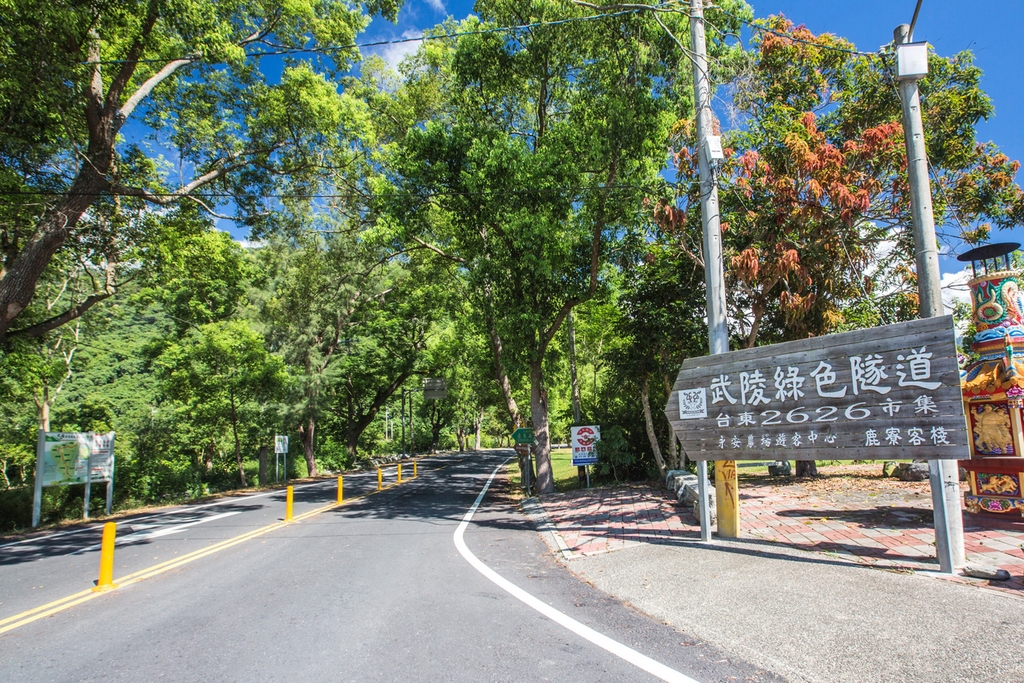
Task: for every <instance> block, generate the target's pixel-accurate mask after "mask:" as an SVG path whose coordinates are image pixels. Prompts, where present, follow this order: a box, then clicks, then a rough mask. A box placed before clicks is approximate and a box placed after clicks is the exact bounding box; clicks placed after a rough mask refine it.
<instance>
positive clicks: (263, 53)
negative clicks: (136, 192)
mask: <svg viewBox="0 0 1024 683" xmlns="http://www.w3.org/2000/svg"><path fill="white" fill-rule="evenodd" d="M660 7H662V5H652V6H651V8H652V9H655V8H660ZM644 11H646V10H645V9H636V8H631V9H625V10H621V11H618V12H605V13H603V14H591V15H586V16H581V17H567V18H565V19H556V20H554V21H535V22H531V23H527V24H516V25H514V26H493V27H491V28H485V29H476V30H473V31H451V32H444V33H432V34H422V35H419V36H415V37H410V38H391V39H388V40H374V41H369V42H365V43H349V44H347V45H324V46H322V47H295V48H280V49H276V50H259V51H253V52H246V53H245V56H246V57H248V58H253V59H259V58H261V57H271V56H282V55H298V54H315V53H319V52H328V53H329V52H344V51H346V50H357V49H359V48H365V47H383V46H387V45H402V44H405V43H416V42H424V41H428V40H444V39H447V38H460V37H462V36H480V35H488V34H492V33H515V32H518V31H525V30H528V29H533V28H544V27H548V26H562V25H564V24H571V23H576V22H584V21H596V20H599V19H609V18H614V17H621V16H625V15H629V14H639V13H641V12H644ZM179 59H187V60H189V61H193V62H195V61H199V60H200V59H202V55H190V56H187V57H168V58H162V59H135V60H128V59H109V60H101V61H98V62H81V64H125V63H128V62H131V63H132V64H164V63H167V62H172V61H177V60H179Z"/></svg>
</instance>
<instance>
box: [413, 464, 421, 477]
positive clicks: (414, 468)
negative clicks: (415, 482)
mask: <svg viewBox="0 0 1024 683" xmlns="http://www.w3.org/2000/svg"><path fill="white" fill-rule="evenodd" d="M418 464H419V461H418V460H413V461H412V478H413V479H415V478H416V477H418V476H420V473H419V472H418V471H417V467H416V466H417V465H418Z"/></svg>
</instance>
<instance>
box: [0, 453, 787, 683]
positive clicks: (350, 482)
mask: <svg viewBox="0 0 1024 683" xmlns="http://www.w3.org/2000/svg"><path fill="white" fill-rule="evenodd" d="M510 455H511V453H510V452H508V451H502V452H493V451H492V452H484V453H477V454H457V455H451V456H443V457H437V458H429V459H424V460H422V461H421V462H420V468H419V475H420V476H419V477H418V478H416V479H414V480H407V481H405V482H403V483H402V484H400V485H395V486H392V487H390V488H387V489H386V490H384V491H382V492H380V493H376V492H375V489H376V483H377V482H376V474H375V473H366V474H358V475H349V476H346V478H345V493H346V499H347V500H348V502H346V504H344V505H342V506H340V507H325V506H329V505H330V504H331V503H332V502H334V499H335V494H336V488H335V484H334V482H333V480H329V481H326V482H322V483H314V484H311V485H306V486H305V487H303V488H297V489H296V491H295V515H296V521H294V522H292V523H290V524H287V525H285V524H283V523H281V522H280V520H281V518H282V517H283V512H284V495H283V492H280V491H274V492H270V493H262V494H255V495H249V496H238V497H232V498H229V499H225V500H220V501H216V502H214V503H212V504H206V505H197V506H189V507H181V508H175V509H173V510H169V511H164V512H160V513H157V514H148V515H139V516H136V517H134V518H132V519H129V520H125V521H122V522H120V523H119V532H120V534H119V535H120V539H121V543H120V544H119V545H118V548H117V554H116V570H115V573H114V578H115V581H116V582H118V583H120V584H122V587H120V588H118V589H117V590H114V591H110V592H107V593H92V592H90V591H89V590H88V588H89V586H91V585H92V582H93V580H94V578H95V576H96V573H97V572H96V570H97V567H98V554H99V553H98V547H97V544H98V540H99V530H98V525H96V526H94V527H92V528H88V529H87V530H84V531H77V532H75V533H61V532H58V533H54V534H49V535H47V536H45V537H42V538H38V539H34V540H31V539H30V540H29V542H24V543H19V544H17V545H6V546H4V545H2V544H0V601H2V602H0V680H3V681H19V682H20V681H26V682H31V681H99V680H103V681H149V680H166V681H204V682H205V681H427V680H429V681H522V680H536V681H656V680H675V681H679V682H680V683H691V682H692V681H700V682H701V683H708V682H710V681H745V680H750V681H770V680H778V679H776V678H774V677H772V676H771V675H770V674H767V673H765V672H763V671H761V670H759V669H756V668H755V667H752V666H750V665H747V664H745V663H743V662H737V661H730V660H729V659H727V658H725V657H724V656H722V655H721V654H720V653H719V652H718V651H716V650H715V649H714V648H713V647H711V646H709V645H706V644H702V643H699V642H696V641H694V639H692V638H688V637H687V636H686V635H685V634H682V633H680V632H679V631H677V630H676V629H674V628H672V627H671V626H668V625H665V624H661V623H658V622H656V621H654V620H652V619H650V618H648V617H646V616H644V615H642V614H640V613H638V612H636V611H635V610H633V609H632V608H631V607H629V606H628V605H625V604H622V603H620V602H618V601H616V600H614V599H612V598H610V597H608V596H607V595H606V594H604V593H602V592H600V591H598V590H597V589H595V588H593V587H592V586H590V585H588V584H586V583H581V582H580V581H579V580H577V579H576V578H574V577H573V576H572V575H570V574H569V573H568V572H567V571H566V570H565V569H563V568H562V567H561V566H559V565H558V564H557V563H556V562H555V560H554V559H553V557H552V555H551V553H550V552H549V551H548V549H547V547H546V546H545V545H544V543H543V541H542V540H541V539H540V537H539V536H538V534H537V533H536V532H535V530H534V528H533V526H532V525H531V523H530V521H529V520H528V519H527V518H526V517H524V516H523V515H522V514H521V513H520V512H519V510H518V507H517V506H516V505H515V504H514V502H513V501H511V500H510V499H509V498H508V497H507V496H506V495H505V493H504V492H503V491H501V490H500V489H499V488H492V489H491V490H490V492H489V493H488V494H487V495H486V496H481V495H480V494H481V492H482V491H483V489H484V488H485V486H486V485H487V482H488V481H489V478H490V477H491V475H492V473H493V472H495V471H496V469H497V468H498V467H499V466H500V464H501V463H502V462H503V461H504V460H505V459H506V458H508V457H509V456H510ZM406 476H408V473H406ZM390 479H391V482H390V483H393V479H394V475H393V470H391V474H390ZM358 496H362V497H358ZM478 501H479V508H478V509H476V508H474V503H476V502H478ZM318 509H320V510H322V511H321V512H319V513H316V514H312V515H309V516H306V517H305V518H303V517H302V515H303V514H304V513H310V512H311V511H314V510H318ZM231 539H236V540H231ZM182 558H184V560H185V561H184V562H183V561H182ZM149 567H157V569H156V570H153V571H149V570H147V568H149ZM681 569H682V568H681ZM133 575H134V576H135V577H136V578H135V579H132V578H131V577H132V576H133ZM125 578H127V579H128V580H127V581H125V580H124V579H125ZM79 591H82V593H81V595H84V596H85V597H84V598H81V599H82V600H84V601H83V602H81V603H80V604H72V603H74V601H72V603H67V602H65V603H60V602H59V601H60V600H61V599H62V598H65V597H66V596H69V595H74V594H79ZM54 601H58V607H60V606H62V605H66V604H72V606H70V607H68V608H66V609H61V610H60V611H56V612H55V613H53V614H50V615H49V616H44V617H42V618H37V617H38V616H39V615H40V614H45V613H46V611H43V612H35V613H32V612H30V611H31V610H33V609H35V608H38V607H40V606H42V605H45V604H47V603H53V602H54ZM26 613H28V614H27V616H26ZM18 615H21V616H20V617H18ZM12 617H15V618H13V619H12ZM33 619H34V620H33ZM4 628H7V629H9V630H7V631H6V632H2V631H3V629H4ZM652 672H653V673H652Z"/></svg>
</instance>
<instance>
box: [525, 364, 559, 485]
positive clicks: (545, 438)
mask: <svg viewBox="0 0 1024 683" xmlns="http://www.w3.org/2000/svg"><path fill="white" fill-rule="evenodd" d="M530 413H531V414H532V416H533V441H534V444H535V450H534V453H535V454H536V458H537V493H539V494H548V493H554V492H555V479H554V475H553V474H552V472H551V438H550V435H549V434H548V392H547V389H545V388H544V370H543V367H542V361H539V360H536V361H532V362H531V363H530Z"/></svg>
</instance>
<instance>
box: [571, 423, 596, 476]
mask: <svg viewBox="0 0 1024 683" xmlns="http://www.w3.org/2000/svg"><path fill="white" fill-rule="evenodd" d="M600 440H601V427H599V426H598V425H587V426H583V427H570V428H569V445H570V447H571V448H572V464H573V467H583V468H584V470H585V471H586V473H587V488H588V489H589V488H590V470H589V469H586V466H587V465H596V464H597V442H598V441H600Z"/></svg>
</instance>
